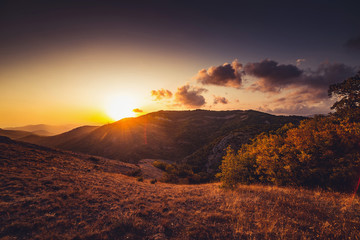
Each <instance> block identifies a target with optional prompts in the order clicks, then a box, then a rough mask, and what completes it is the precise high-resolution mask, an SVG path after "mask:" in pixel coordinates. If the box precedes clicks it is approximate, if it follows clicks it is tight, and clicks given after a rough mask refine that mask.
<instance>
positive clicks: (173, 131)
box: [21, 110, 303, 165]
mask: <svg viewBox="0 0 360 240" xmlns="http://www.w3.org/2000/svg"><path fill="white" fill-rule="evenodd" d="M301 119H303V117H296V116H274V115H270V114H266V113H262V112H257V111H252V110H249V111H239V110H238V111H204V110H195V111H159V112H154V113H150V114H147V115H144V116H141V117H137V118H127V119H122V120H120V121H117V122H115V123H111V124H106V125H103V126H101V127H85V128H77V129H75V130H72V131H69V132H67V133H64V134H61V135H57V136H52V137H34V136H29V137H24V138H22V139H21V140H22V141H28V142H32V143H36V144H40V145H45V146H50V147H56V148H62V149H66V150H71V151H77V152H82V153H88V154H92V155H99V156H104V157H107V158H112V159H119V160H121V161H125V162H137V161H139V160H140V159H144V158H149V159H168V160H173V161H177V162H179V161H182V160H183V159H184V158H185V157H187V156H190V155H192V154H194V153H196V152H197V151H199V149H203V148H204V147H205V148H206V147H207V146H208V145H209V144H215V145H216V144H217V142H216V141H221V139H223V138H226V137H228V135H229V134H231V133H232V132H234V131H235V130H236V131H242V132H244V136H245V137H244V138H245V140H244V141H247V140H248V139H249V138H251V137H254V136H255V135H256V134H258V133H260V132H262V131H266V130H270V129H276V128H278V127H281V126H282V125H283V124H285V123H288V122H295V123H297V122H299V121H300V120H301ZM251 126H252V130H248V129H250V128H251ZM254 129H255V130H254ZM225 147H226V146H225ZM206 154H208V155H209V154H211V153H209V152H207V153H206ZM205 157H206V156H205ZM220 159H221V158H220ZM216 161H218V158H216V160H214V162H216ZM205 162H206V161H205ZM204 164H205V163H204ZM204 164H203V165H204ZM215 165H216V164H215Z"/></svg>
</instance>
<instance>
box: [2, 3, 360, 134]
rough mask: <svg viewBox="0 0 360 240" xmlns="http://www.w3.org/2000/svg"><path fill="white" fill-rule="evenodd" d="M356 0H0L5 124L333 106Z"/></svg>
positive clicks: (357, 28) (350, 49)
mask: <svg viewBox="0 0 360 240" xmlns="http://www.w3.org/2000/svg"><path fill="white" fill-rule="evenodd" d="M358 9H360V2H359V1H330V0H327V1H321V0H317V1H256V0H255V1H241V0H237V1H195V0H193V1H169V0H167V1H165V0H161V1H156V0H154V1H126V2H125V1H107V0H102V1H100V0H98V1H93V0H86V1H81V0H78V1H67V0H63V1H17V0H11V1H1V3H0V127H10V126H21V125H27V124H40V123H46V124H53V125H56V124H69V123H71V124H79V125H82V124H98V125H99V124H104V123H108V122H112V121H115V120H118V119H120V118H122V117H131V116H139V115H141V114H145V113H148V112H152V111H158V110H188V109H207V110H233V109H240V110H246V109H254V110H259V111H263V112H268V113H271V114H283V115H305V116H307V115H313V114H326V113H328V112H329V111H330V107H331V105H332V103H333V102H334V99H329V98H328V95H327V89H328V86H329V85H330V84H333V83H336V82H341V81H343V80H345V79H347V78H348V77H351V76H354V75H355V74H356V72H358V71H359V70H360V68H359V67H360V61H359V60H360V14H358Z"/></svg>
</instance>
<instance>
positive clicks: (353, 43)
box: [345, 36, 360, 50]
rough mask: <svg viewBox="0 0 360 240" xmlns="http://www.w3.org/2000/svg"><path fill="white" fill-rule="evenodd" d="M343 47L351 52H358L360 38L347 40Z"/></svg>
mask: <svg viewBox="0 0 360 240" xmlns="http://www.w3.org/2000/svg"><path fill="white" fill-rule="evenodd" d="M345 47H346V48H349V49H353V50H360V36H358V37H356V38H351V39H349V40H348V41H347V42H346V43H345Z"/></svg>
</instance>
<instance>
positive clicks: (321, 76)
mask: <svg viewBox="0 0 360 240" xmlns="http://www.w3.org/2000/svg"><path fill="white" fill-rule="evenodd" d="M355 73H356V69H355V68H353V67H350V66H347V65H345V64H343V63H328V62H326V63H322V64H320V66H319V67H318V68H317V69H316V70H315V71H307V72H304V74H303V75H302V77H301V79H300V81H298V82H297V85H298V86H301V85H303V86H304V85H305V86H310V87H313V88H320V89H325V90H327V89H328V87H329V85H330V84H334V83H338V82H341V81H343V80H345V79H347V78H349V77H351V76H353V75H354V74H355Z"/></svg>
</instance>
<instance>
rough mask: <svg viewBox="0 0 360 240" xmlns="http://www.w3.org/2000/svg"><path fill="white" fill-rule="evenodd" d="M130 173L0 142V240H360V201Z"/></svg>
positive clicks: (107, 163)
mask: <svg viewBox="0 0 360 240" xmlns="http://www.w3.org/2000/svg"><path fill="white" fill-rule="evenodd" d="M133 168H134V165H132V164H125V163H121V162H120V161H115V160H109V159H103V158H93V157H91V156H86V155H82V154H74V153H71V152H65V151H59V150H53V149H49V148H45V147H39V146H35V145H32V144H27V143H21V142H15V141H11V140H10V139H7V138H4V137H0V192H1V195H0V238H1V239H358V236H360V228H359V225H360V218H359V216H360V202H359V198H358V197H356V198H355V199H352V196H351V195H347V194H341V193H331V192H323V191H308V190H304V189H295V188H278V187H266V186H239V188H238V189H236V190H235V191H233V192H232V191H227V190H223V189H220V188H219V185H218V184H203V185H171V184H164V183H159V182H157V183H155V184H151V183H150V181H149V180H144V182H139V181H137V180H136V179H135V178H133V177H128V176H125V175H123V174H122V173H126V172H128V171H129V170H131V169H133Z"/></svg>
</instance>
